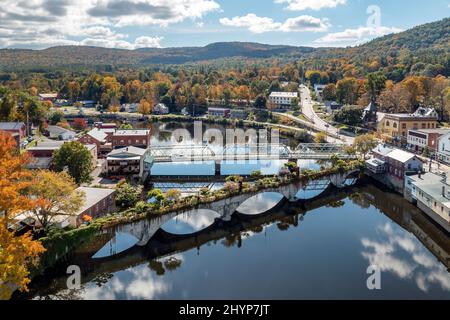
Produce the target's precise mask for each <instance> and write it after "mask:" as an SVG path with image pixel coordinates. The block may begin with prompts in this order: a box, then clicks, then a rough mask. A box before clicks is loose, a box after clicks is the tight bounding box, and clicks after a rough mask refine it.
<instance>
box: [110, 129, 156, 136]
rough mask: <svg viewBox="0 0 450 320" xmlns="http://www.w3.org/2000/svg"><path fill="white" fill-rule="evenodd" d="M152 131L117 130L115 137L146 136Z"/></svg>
mask: <svg viewBox="0 0 450 320" xmlns="http://www.w3.org/2000/svg"><path fill="white" fill-rule="evenodd" d="M149 133H150V130H136V129H133V130H117V131H116V132H115V133H114V134H113V136H146V135H148V134H149Z"/></svg>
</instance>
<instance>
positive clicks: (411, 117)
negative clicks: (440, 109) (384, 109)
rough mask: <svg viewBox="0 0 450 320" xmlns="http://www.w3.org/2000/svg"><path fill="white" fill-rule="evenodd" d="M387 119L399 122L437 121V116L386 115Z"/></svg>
mask: <svg viewBox="0 0 450 320" xmlns="http://www.w3.org/2000/svg"><path fill="white" fill-rule="evenodd" d="M385 117H388V118H395V119H399V120H437V117H435V116H427V115H423V116H422V115H418V114H411V113H386V115H385Z"/></svg>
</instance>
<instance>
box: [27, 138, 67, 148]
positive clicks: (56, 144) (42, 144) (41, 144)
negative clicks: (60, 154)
mask: <svg viewBox="0 0 450 320" xmlns="http://www.w3.org/2000/svg"><path fill="white" fill-rule="evenodd" d="M63 144H64V141H56V140H50V139H48V140H45V141H38V142H36V145H35V146H34V147H30V148H28V149H27V150H28V151H37V150H57V149H59V148H61V146H62V145H63Z"/></svg>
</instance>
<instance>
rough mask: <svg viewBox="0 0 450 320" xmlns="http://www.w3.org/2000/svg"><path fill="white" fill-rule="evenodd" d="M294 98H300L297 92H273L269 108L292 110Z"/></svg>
mask: <svg viewBox="0 0 450 320" xmlns="http://www.w3.org/2000/svg"><path fill="white" fill-rule="evenodd" d="M294 98H298V93H297V92H272V93H271V94H270V96H269V108H270V109H280V110H286V109H290V108H291V106H292V100H293V99H294Z"/></svg>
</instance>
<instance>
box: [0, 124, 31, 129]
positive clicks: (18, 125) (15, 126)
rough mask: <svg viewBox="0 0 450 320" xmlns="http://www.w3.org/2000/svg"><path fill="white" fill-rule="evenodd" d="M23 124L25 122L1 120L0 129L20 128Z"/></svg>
mask: <svg viewBox="0 0 450 320" xmlns="http://www.w3.org/2000/svg"><path fill="white" fill-rule="evenodd" d="M23 126H25V123H23V122H0V130H19V129H20V128H22V127H23Z"/></svg>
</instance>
